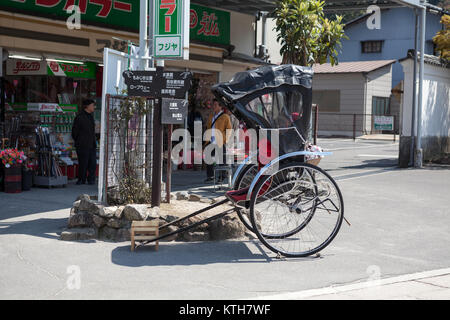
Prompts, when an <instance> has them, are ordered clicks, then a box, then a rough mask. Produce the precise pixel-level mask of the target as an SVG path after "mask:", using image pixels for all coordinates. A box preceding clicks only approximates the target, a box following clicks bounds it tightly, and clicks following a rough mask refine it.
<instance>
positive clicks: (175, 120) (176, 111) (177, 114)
mask: <svg viewBox="0 0 450 320" xmlns="http://www.w3.org/2000/svg"><path fill="white" fill-rule="evenodd" d="M187 109H188V101H187V100H183V99H162V105H161V123H162V124H183V123H184V119H185V118H186V116H187Z"/></svg>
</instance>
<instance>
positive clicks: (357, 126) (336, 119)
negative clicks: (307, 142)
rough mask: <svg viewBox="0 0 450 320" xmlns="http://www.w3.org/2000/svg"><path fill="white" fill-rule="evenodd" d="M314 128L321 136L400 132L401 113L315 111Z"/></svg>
mask: <svg viewBox="0 0 450 320" xmlns="http://www.w3.org/2000/svg"><path fill="white" fill-rule="evenodd" d="M312 121H313V128H314V131H315V134H316V135H319V136H345V137H352V138H353V139H356V137H358V136H362V135H368V134H393V135H394V141H395V135H397V134H398V133H399V127H400V123H399V115H398V114H393V115H373V114H357V113H331V112H320V107H319V112H314V113H313V119H312Z"/></svg>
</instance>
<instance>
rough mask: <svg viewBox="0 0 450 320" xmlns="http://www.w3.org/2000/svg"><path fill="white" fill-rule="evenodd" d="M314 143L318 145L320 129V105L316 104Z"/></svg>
mask: <svg viewBox="0 0 450 320" xmlns="http://www.w3.org/2000/svg"><path fill="white" fill-rule="evenodd" d="M314 115H315V117H314V144H315V145H317V130H318V127H319V126H318V124H319V105H317V104H316V110H315V113H314Z"/></svg>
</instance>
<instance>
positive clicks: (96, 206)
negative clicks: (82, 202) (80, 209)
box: [88, 200, 105, 215]
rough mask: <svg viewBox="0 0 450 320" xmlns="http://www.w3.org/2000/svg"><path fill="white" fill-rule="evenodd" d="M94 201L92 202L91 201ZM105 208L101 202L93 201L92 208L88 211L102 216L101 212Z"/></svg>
mask: <svg viewBox="0 0 450 320" xmlns="http://www.w3.org/2000/svg"><path fill="white" fill-rule="evenodd" d="M91 201H92V200H91ZM104 207H105V206H104V205H102V204H101V203H100V202H97V201H93V204H92V206H91V208H90V209H89V210H88V212H89V213H92V214H96V215H100V210H102V209H103V208H104Z"/></svg>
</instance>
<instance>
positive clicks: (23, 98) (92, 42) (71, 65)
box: [0, 0, 258, 178]
mask: <svg viewBox="0 0 450 320" xmlns="http://www.w3.org/2000/svg"><path fill="white" fill-rule="evenodd" d="M50 2H51V4H52V5H50ZM68 3H71V2H70V1H62V0H49V1H43V0H26V1H13V0H5V1H2V3H1V4H0V50H2V51H3V64H2V70H3V72H2V74H0V76H3V80H4V81H3V82H4V110H3V112H2V113H3V115H4V119H2V120H5V122H4V124H5V126H9V125H11V123H14V126H15V127H14V126H13V127H12V128H9V135H10V136H9V137H2V138H10V141H6V140H2V143H3V144H5V143H7V146H9V147H18V148H21V149H22V150H24V151H25V152H26V153H27V154H28V156H29V158H30V159H33V156H36V155H35V154H34V155H33V150H32V149H33V139H34V140H36V135H35V132H34V131H35V129H36V127H37V126H40V127H46V128H49V131H50V133H51V135H52V139H53V141H54V142H55V148H57V149H58V152H59V159H62V158H63V160H64V161H66V163H65V164H70V163H75V164H76V153H75V152H74V149H73V147H72V144H73V142H72V139H71V137H70V132H71V124H72V121H73V118H74V116H75V115H76V112H78V111H79V108H80V106H81V102H82V100H83V99H86V98H91V99H94V100H96V101H97V108H96V114H95V118H96V120H97V128H96V131H97V133H99V132H100V127H99V126H100V121H99V120H100V114H101V108H102V106H101V102H100V101H101V98H100V97H101V88H102V74H103V71H102V68H103V65H102V63H103V49H104V48H106V47H109V48H113V49H115V50H118V51H122V52H127V50H128V45H129V44H137V43H139V34H138V31H139V1H137V0H123V1H120V5H118V3H119V1H116V2H114V6H111V8H110V10H103V9H104V7H102V6H99V5H97V4H95V3H92V2H86V7H85V8H81V9H83V10H81V14H82V16H81V22H82V24H81V28H79V29H78V28H76V27H75V28H69V25H68V24H67V22H68V21H69V20H70V19H69V18H70V14H68V13H67V12H66V9H67V8H66V7H67V4H68ZM190 14H191V19H190V49H189V55H190V58H189V60H166V62H165V67H166V68H167V69H168V70H189V71H192V72H193V74H194V82H195V83H196V87H195V90H194V91H192V92H191V94H190V105H191V107H192V106H195V108H196V109H197V110H198V111H199V112H200V113H201V114H202V117H203V119H204V123H206V120H207V117H208V115H209V113H210V102H211V100H212V98H213V97H212V95H211V93H210V90H209V89H210V87H211V86H212V85H213V84H214V83H217V82H218V81H224V80H229V78H230V77H231V75H232V74H234V73H235V72H237V71H243V70H246V69H248V68H253V67H256V66H257V65H258V63H257V62H256V63H255V62H248V63H246V62H242V61H241V62H238V61H233V60H232V59H230V57H231V53H232V51H233V48H234V47H233V45H232V39H231V38H232V35H231V30H232V24H233V13H232V12H229V11H225V10H219V9H216V8H208V7H204V6H200V5H196V4H191V11H190ZM234 19H237V18H236V17H235V18H234ZM239 19H240V17H239ZM252 19H253V18H252V17H249V18H248V19H247V20H248V21H247V22H246V24H247V25H250V24H249V22H251V21H252ZM250 27H251V25H250ZM250 27H249V30H247V31H246V32H247V33H248V34H250V35H253V32H254V31H253V30H252V29H251V28H250ZM240 32H241V33H244V30H240ZM248 42H249V43H252V41H248ZM13 118H15V121H12V119H13ZM18 118H20V123H19V122H18V120H17V119H18ZM14 135H15V136H16V137H17V138H15V137H13V136H14ZM64 168H65V167H64ZM64 170H65V172H64V174H65V175H68V177H69V178H74V177H75V174H76V170H74V169H70V165H69V169H64ZM64 170H63V171H64Z"/></svg>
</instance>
